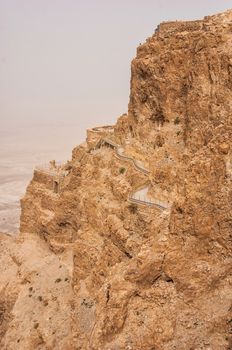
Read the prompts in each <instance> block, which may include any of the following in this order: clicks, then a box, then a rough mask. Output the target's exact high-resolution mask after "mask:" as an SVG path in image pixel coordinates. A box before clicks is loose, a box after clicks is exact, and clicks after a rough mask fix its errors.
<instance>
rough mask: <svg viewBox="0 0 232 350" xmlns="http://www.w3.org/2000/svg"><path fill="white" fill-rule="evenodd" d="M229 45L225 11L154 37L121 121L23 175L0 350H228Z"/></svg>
mask: <svg viewBox="0 0 232 350" xmlns="http://www.w3.org/2000/svg"><path fill="white" fill-rule="evenodd" d="M231 43H232V11H227V12H225V13H223V14H219V15H215V16H211V17H205V18H204V19H203V20H199V21H193V22H166V23H161V24H160V25H159V27H158V28H157V29H156V31H155V33H154V35H153V36H152V37H151V38H149V39H147V41H146V42H145V43H144V44H143V45H140V46H139V47H138V49H137V56H136V58H135V59H134V60H133V61H132V67H131V93H130V101H129V108H128V114H124V115H122V116H121V117H120V118H119V119H118V121H117V123H116V125H114V126H108V127H101V128H93V129H91V130H88V132H87V139H86V143H83V144H82V145H80V146H78V147H76V148H75V149H74V150H73V153H72V159H71V160H70V161H69V162H68V163H67V164H64V165H62V166H56V164H55V163H51V164H50V166H48V167H47V168H37V169H36V170H35V173H34V177H33V179H32V181H31V183H30V184H29V186H28V188H27V192H26V195H25V197H24V198H23V199H22V215H21V232H22V233H21V238H19V242H14V243H12V244H13V248H11V250H12V251H11V252H10V253H9V252H8V251H6V250H8V249H10V248H6V247H8V244H9V243H8V241H7V242H5V240H6V239H2V245H3V249H2V251H4V252H5V251H6V253H5V254H6V258H5V257H4V261H5V259H8V260H9V259H10V258H7V257H8V256H9V254H10V256H11V260H9V261H11V263H10V266H12V267H11V268H10V271H14V272H12V279H11V280H10V281H9V279H7V278H6V277H5V279H1V282H0V283H1V284H0V286H1V295H2V298H1V304H0V330H1V334H2V336H1V338H2V340H1V348H2V349H7V350H8V349H16V348H17V349H62V350H63V349H79V350H88V349H92V350H119V349H122V350H123V349H128V350H129V349H131V350H140V349H143V350H155V349H156V350H158V349H159V350H163V349H165V350H169V349H170V350H171V349H178V350H179V349H180V350H189V349H196V350H197V349H213V350H226V349H227V350H229V349H231V348H232V338H231V332H232V328H231V327H232V316H231V310H232V304H231V301H232V299H231V297H232V292H231V282H232V280H231V234H232V215H231V214H232V190H231V188H232V187H231V182H232V158H231V146H232V142H231V140H232V122H231V121H232V120H231V116H232V105H231V101H232V45H231ZM30 244H31V246H30ZM25 246H27V247H29V246H30V251H31V254H32V256H33V258H34V259H33V264H32V261H31V258H30V257H27V254H25V256H23V255H24V254H23V252H24V250H25V249H26V248H25ZM17 247H18V248H17ZM18 256H19V257H18ZM32 265H33V266H32ZM37 274H38V275H37ZM15 276H17V278H16V277H15ZM9 296H10V297H9ZM38 298H40V299H41V300H40V299H38ZM45 301H46V305H45V304H44V302H45ZM49 317H51V318H49ZM19 325H20V327H21V328H22V329H21V328H20V327H19ZM20 329H21V330H20Z"/></svg>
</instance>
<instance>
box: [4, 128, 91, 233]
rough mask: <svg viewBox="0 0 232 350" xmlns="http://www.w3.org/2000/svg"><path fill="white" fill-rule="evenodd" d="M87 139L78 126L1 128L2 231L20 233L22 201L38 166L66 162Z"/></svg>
mask: <svg viewBox="0 0 232 350" xmlns="http://www.w3.org/2000/svg"><path fill="white" fill-rule="evenodd" d="M84 138H85V133H84V130H83V129H82V127H81V126H80V125H78V124H77V123H76V124H71V125H70V124H69V125H67V124H59V123H57V124H55V123H49V124H45V123H44V124H42V125H41V124H36V125H31V123H30V122H28V123H24V125H17V124H16V125H4V126H2V127H1V129H0V169H1V171H0V232H4V233H8V234H15V233H17V232H18V230H19V217H20V199H21V198H22V197H23V195H24V193H25V190H26V186H27V184H28V182H29V181H30V179H31V177H32V174H33V169H34V167H35V166H37V165H40V164H43V163H46V162H49V161H50V160H53V159H56V160H57V161H61V162H63V161H67V160H68V159H69V158H70V152H71V150H72V148H73V147H74V146H75V145H76V144H78V143H80V142H81V141H82V140H83V139H84Z"/></svg>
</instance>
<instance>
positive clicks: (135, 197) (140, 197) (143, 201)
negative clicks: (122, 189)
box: [94, 128, 169, 210]
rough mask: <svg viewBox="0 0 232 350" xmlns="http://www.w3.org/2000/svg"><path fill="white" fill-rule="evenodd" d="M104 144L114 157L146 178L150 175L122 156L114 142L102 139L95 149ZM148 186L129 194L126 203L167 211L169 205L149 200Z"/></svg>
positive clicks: (137, 163) (122, 151) (147, 183)
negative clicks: (109, 148) (131, 166)
mask: <svg viewBox="0 0 232 350" xmlns="http://www.w3.org/2000/svg"><path fill="white" fill-rule="evenodd" d="M94 130H95V131H97V128H94ZM104 144H106V145H109V146H110V147H112V148H114V149H115V153H116V156H117V157H118V158H120V159H122V160H125V161H128V162H130V163H132V164H133V166H134V167H135V169H136V170H137V171H140V172H141V173H143V174H144V175H146V176H148V175H149V174H150V171H149V170H148V169H146V168H145V167H144V166H143V164H142V163H141V162H140V161H138V160H136V159H134V158H132V157H129V156H126V155H125V154H124V151H125V150H124V148H123V147H122V146H121V145H118V144H117V143H115V142H114V141H112V140H110V139H108V138H102V139H100V141H98V143H97V147H100V146H101V145H104ZM149 186H150V183H149V182H146V183H145V184H144V186H142V187H139V188H138V189H136V190H135V191H133V192H131V193H130V194H129V197H128V201H129V202H131V203H135V204H140V205H146V206H156V207H157V208H159V209H161V210H165V209H168V207H169V204H167V203H164V202H161V201H159V200H157V199H151V198H150V197H149V195H148V191H149Z"/></svg>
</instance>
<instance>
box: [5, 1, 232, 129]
mask: <svg viewBox="0 0 232 350" xmlns="http://www.w3.org/2000/svg"><path fill="white" fill-rule="evenodd" d="M231 7H232V1H231V0H230V1H226V0H201V1H200V0H194V1H193V0H191V1H188V0H153V1H151V0H140V1H138V0H137V1H136V0H134V1H132V0H123V1H122V0H117V1H116V0H115V1H110V0H108V1H106V0H95V1H90V0H79V1H78V0H75V1H74V0H0V121H1V125H2V126H4V125H6V124H9V123H12V122H14V123H16V124H19V123H25V122H27V123H29V124H38V123H42V124H43V123H45V122H46V123H47V122H49V123H53V122H54V121H56V122H63V123H76V122H78V124H81V125H83V128H84V129H85V128H86V127H87V126H90V125H98V124H108V123H112V122H114V121H115V120H116V118H117V117H118V116H119V115H120V114H121V113H123V112H126V111H127V104H128V99H129V82H130V61H131V59H132V58H133V57H134V56H135V52H136V47H137V46H138V45H139V43H140V42H143V41H144V40H145V39H146V38H147V37H148V36H150V35H152V34H153V32H154V30H155V28H156V26H157V25H158V24H159V22H161V21H164V20H175V19H198V18H201V17H203V16H204V15H208V14H213V13H217V12H222V11H224V10H226V9H229V8H231Z"/></svg>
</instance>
